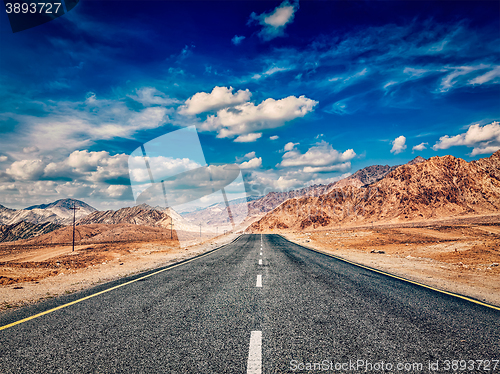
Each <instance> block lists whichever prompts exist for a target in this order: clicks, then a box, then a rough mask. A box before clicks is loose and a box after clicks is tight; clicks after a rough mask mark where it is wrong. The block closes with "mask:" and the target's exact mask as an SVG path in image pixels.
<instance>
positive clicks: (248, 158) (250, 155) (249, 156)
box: [243, 151, 255, 160]
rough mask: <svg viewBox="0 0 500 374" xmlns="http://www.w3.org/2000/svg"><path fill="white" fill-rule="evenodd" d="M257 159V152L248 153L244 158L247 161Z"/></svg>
mask: <svg viewBox="0 0 500 374" xmlns="http://www.w3.org/2000/svg"><path fill="white" fill-rule="evenodd" d="M254 157H255V151H252V152H248V153H247V154H246V155H245V156H243V158H246V159H247V160H250V159H251V158H254Z"/></svg>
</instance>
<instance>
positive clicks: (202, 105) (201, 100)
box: [179, 86, 252, 114]
mask: <svg viewBox="0 0 500 374" xmlns="http://www.w3.org/2000/svg"><path fill="white" fill-rule="evenodd" d="M251 96H252V94H251V93H250V91H249V90H248V89H246V90H244V91H243V90H239V91H238V92H236V93H234V94H233V87H229V88H227V87H218V86H216V87H214V89H213V90H212V92H211V93H206V92H198V93H196V94H194V95H193V96H192V97H190V98H189V99H187V100H186V102H185V104H184V105H183V106H181V108H180V110H179V112H180V113H181V114H199V113H203V112H208V111H210V110H217V109H221V108H227V107H229V106H232V105H237V104H241V103H244V102H246V101H248V100H250V97H251Z"/></svg>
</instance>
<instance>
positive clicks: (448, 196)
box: [251, 151, 500, 231]
mask: <svg viewBox="0 0 500 374" xmlns="http://www.w3.org/2000/svg"><path fill="white" fill-rule="evenodd" d="M498 170H500V151H497V152H496V153H495V154H493V155H492V156H491V157H489V158H486V159H481V160H478V161H473V162H470V163H468V162H466V161H464V160H462V159H460V158H455V157H453V156H444V157H432V158H430V159H429V160H427V161H424V162H420V163H415V164H413V165H402V166H399V167H398V168H396V169H395V170H393V171H391V172H390V173H389V174H387V175H386V176H385V177H384V178H383V179H381V180H380V181H378V182H376V183H373V184H372V185H370V186H369V187H366V188H357V187H353V186H346V187H342V188H335V189H333V190H332V191H331V192H329V193H328V194H326V195H323V196H320V197H303V198H298V199H290V200H287V201H286V202H284V203H283V204H281V205H280V206H279V207H277V208H276V209H274V210H273V211H272V212H270V213H268V214H267V215H266V216H265V217H263V218H262V219H260V220H259V221H257V222H255V223H254V224H253V225H252V226H251V227H252V229H253V230H256V231H262V230H267V229H304V228H317V227H328V226H332V225H338V224H339V223H340V224H353V223H363V222H366V223H368V222H371V221H377V222H380V221H382V222H399V221H405V220H419V219H428V218H439V217H451V216H459V215H468V214H486V213H499V212H500V178H499V175H498V174H499V172H498Z"/></svg>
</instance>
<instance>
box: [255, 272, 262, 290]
mask: <svg viewBox="0 0 500 374" xmlns="http://www.w3.org/2000/svg"><path fill="white" fill-rule="evenodd" d="M255 287H262V275H260V274H259V275H257V284H256V285H255Z"/></svg>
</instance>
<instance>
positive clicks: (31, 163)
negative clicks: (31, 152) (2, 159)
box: [6, 160, 45, 180]
mask: <svg viewBox="0 0 500 374" xmlns="http://www.w3.org/2000/svg"><path fill="white" fill-rule="evenodd" d="M44 169H45V163H44V162H43V161H42V160H20V161H14V162H13V163H12V165H10V167H9V168H7V170H6V171H7V174H9V175H10V176H11V177H12V178H14V179H17V180H36V179H38V178H40V177H41V176H42V175H43V170H44Z"/></svg>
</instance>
